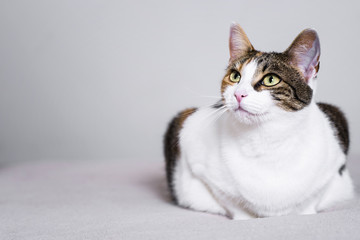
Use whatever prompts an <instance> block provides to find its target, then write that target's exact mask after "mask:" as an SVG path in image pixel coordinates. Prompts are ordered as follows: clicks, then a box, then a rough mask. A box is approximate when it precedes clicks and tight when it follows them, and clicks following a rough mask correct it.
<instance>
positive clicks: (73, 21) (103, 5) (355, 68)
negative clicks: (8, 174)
mask: <svg viewBox="0 0 360 240" xmlns="http://www.w3.org/2000/svg"><path fill="white" fill-rule="evenodd" d="M359 12H360V5H359V4H358V1H345V0H343V1H316V0H310V1H285V0H284V1H266V0H264V1H255V0H253V1H241V0H237V1H165V0H159V1H100V0H99V1H93V0H86V1H85V0H84V1H74V0H61V1H48V0H44V1H39V0H32V1H25V0H11V1H10V0H1V1H0V162H2V163H9V162H18V161H31V160H53V159H64V160H74V159H99V160H101V159H133V161H162V160H163V156H162V137H163V134H164V131H165V129H166V125H167V123H168V122H169V121H170V119H171V117H173V116H174V114H176V113H177V112H178V111H180V110H182V109H183V108H186V107H193V106H205V105H209V104H212V103H214V102H215V101H216V99H215V97H219V96H220V95H219V93H220V82H221V79H222V76H223V74H224V69H225V68H226V65H227V61H228V58H229V55H228V34H229V27H230V24H231V23H232V22H238V23H240V24H241V25H242V27H243V28H244V29H245V31H246V33H247V34H248V36H249V38H250V40H251V42H252V43H253V45H254V47H255V48H256V49H258V50H263V51H283V50H285V49H286V48H287V46H288V45H289V44H290V43H291V41H292V40H293V39H294V38H295V37H296V35H297V34H298V33H299V32H300V31H301V30H303V29H304V28H308V27H312V28H315V29H316V30H317V31H318V34H319V36H320V41H321V48H322V54H321V58H320V60H321V68H320V72H319V78H318V81H319V83H318V92H317V96H316V98H317V99H318V100H321V101H325V102H328V103H333V104H335V105H337V106H340V107H341V108H342V109H343V111H344V112H345V114H346V115H347V117H348V120H349V123H350V128H351V140H352V144H351V150H350V151H351V153H352V154H359V153H360V149H359V148H358V146H359V144H360V134H359V133H360V113H359V111H360V109H359V104H360V101H359V100H360V92H359V89H360V88H359V86H358V83H359V79H360V77H359V76H358V74H359V62H360V61H359V56H360V44H359V38H360V27H359V24H360V14H359ZM299 127H301V126H299ZM309 141H311V139H309Z"/></svg>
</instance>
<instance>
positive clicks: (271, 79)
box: [261, 74, 281, 87]
mask: <svg viewBox="0 0 360 240" xmlns="http://www.w3.org/2000/svg"><path fill="white" fill-rule="evenodd" d="M280 81H281V80H280V78H278V77H277V76H275V75H273V74H270V75H267V76H266V77H264V79H263V80H262V82H261V83H262V84H263V85H265V86H267V87H272V86H275V85H276V84H278V83H279V82H280Z"/></svg>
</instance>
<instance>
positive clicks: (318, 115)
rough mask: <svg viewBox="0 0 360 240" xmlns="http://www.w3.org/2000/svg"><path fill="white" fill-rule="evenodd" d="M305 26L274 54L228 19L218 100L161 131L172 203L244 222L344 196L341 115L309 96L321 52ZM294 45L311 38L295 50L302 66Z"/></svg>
mask: <svg viewBox="0 0 360 240" xmlns="http://www.w3.org/2000/svg"><path fill="white" fill-rule="evenodd" d="M308 31H311V32H310V33H309V32H305V40H307V42H306V41H305V40H304V33H302V36H301V35H299V37H300V38H299V37H298V38H297V39H296V40H295V41H294V43H293V44H292V46H291V47H290V48H289V49H288V50H287V51H286V52H285V53H282V55H281V54H277V53H262V52H258V51H256V50H254V49H253V47H252V45H251V44H250V42H249V41H248V39H247V37H246V35H245V34H244V32H243V30H242V29H241V28H240V27H239V26H238V25H233V26H232V30H231V36H230V54H231V58H230V64H229V68H228V73H227V74H226V75H225V77H224V79H223V82H222V100H221V101H220V102H219V103H217V104H216V105H214V106H212V107H203V108H199V109H188V110H186V111H184V112H182V113H180V114H179V115H178V116H177V117H175V118H174V120H173V121H172V122H171V124H170V126H169V128H168V131H167V133H166V135H165V157H166V165H167V178H168V184H169V187H170V191H171V194H172V197H173V199H174V200H175V202H176V203H178V204H179V205H181V206H184V207H188V208H191V209H194V210H198V211H206V212H211V213H218V214H222V215H226V216H229V217H231V218H233V219H248V218H251V217H267V216H279V215H286V214H311V213H316V212H319V211H321V210H323V209H326V208H329V207H331V206H333V205H334V204H335V203H337V202H340V201H343V200H346V199H350V198H351V197H352V196H353V194H354V192H353V185H352V182H351V179H350V176H349V173H348V171H347V169H346V168H345V167H344V166H345V162H346V153H347V151H348V145H349V137H348V130H347V123H346V120H345V118H344V117H343V115H342V113H341V112H340V111H339V110H338V109H337V108H335V107H332V106H331V105H327V104H317V103H315V101H314V100H313V97H312V95H313V92H314V91H315V88H316V80H315V76H316V73H317V71H318V60H319V55H320V49H316V48H317V46H316V44H318V42H316V41H318V38H317V35H316V33H315V35H314V34H313V33H314V32H313V30H308ZM309 39H310V40H311V41H310V40H309ZM304 41H305V42H304ZM299 43H301V44H300V45H301V49H305V48H304V44H305V45H306V43H310V45H309V44H308V45H307V46H308V48H309V51H303V50H302V52H301V54H302V55H304V54H307V55H306V57H307V58H305V60H307V62H305V63H304V61H305V60H304V59H303V58H302V59H299V58H301V57H303V56H302V55H301V56H297V55H296V54H298V53H299V51H298V49H295V48H296V47H298V45H299ZM293 49H295V50H296V51H295V50H293ZM292 51H294V52H292ZM309 52H310V57H309ZM295 55H296V56H295ZM295 57H297V59H295ZM314 59H315V60H316V61H314ZM295 60H297V61H295ZM300 60H302V61H300ZM289 62H290V64H289ZM293 62H296V64H294V65H293ZM299 62H301V64H302V65H301V66H299ZM294 66H296V67H294ZM302 67H303V68H302ZM269 76H270V78H271V79H270V80H269ZM240 79H241V80H240ZM264 81H265V82H264ZM274 83H275V84H274Z"/></svg>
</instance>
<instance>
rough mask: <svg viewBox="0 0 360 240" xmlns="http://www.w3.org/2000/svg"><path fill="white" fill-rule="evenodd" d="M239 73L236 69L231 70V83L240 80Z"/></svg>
mask: <svg viewBox="0 0 360 240" xmlns="http://www.w3.org/2000/svg"><path fill="white" fill-rule="evenodd" d="M240 78H241V76H240V73H239V72H238V71H233V72H232V73H231V74H230V81H231V82H233V83H238V82H240Z"/></svg>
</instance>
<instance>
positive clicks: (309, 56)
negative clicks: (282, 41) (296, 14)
mask: <svg viewBox="0 0 360 240" xmlns="http://www.w3.org/2000/svg"><path fill="white" fill-rule="evenodd" d="M285 53H286V54H287V55H288V56H289V60H290V64H292V65H293V66H295V67H297V68H298V69H299V70H300V71H301V73H302V74H303V76H304V77H305V80H306V82H308V81H309V79H311V78H313V77H315V76H316V74H317V72H318V71H319V66H320V61H319V59H320V40H319V36H318V35H317V33H316V31H315V30H313V29H305V30H304V31H302V32H301V33H300V34H299V35H298V36H297V37H296V38H295V40H294V41H293V42H292V44H291V45H290V47H289V48H288V49H287V50H286V51H285Z"/></svg>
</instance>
